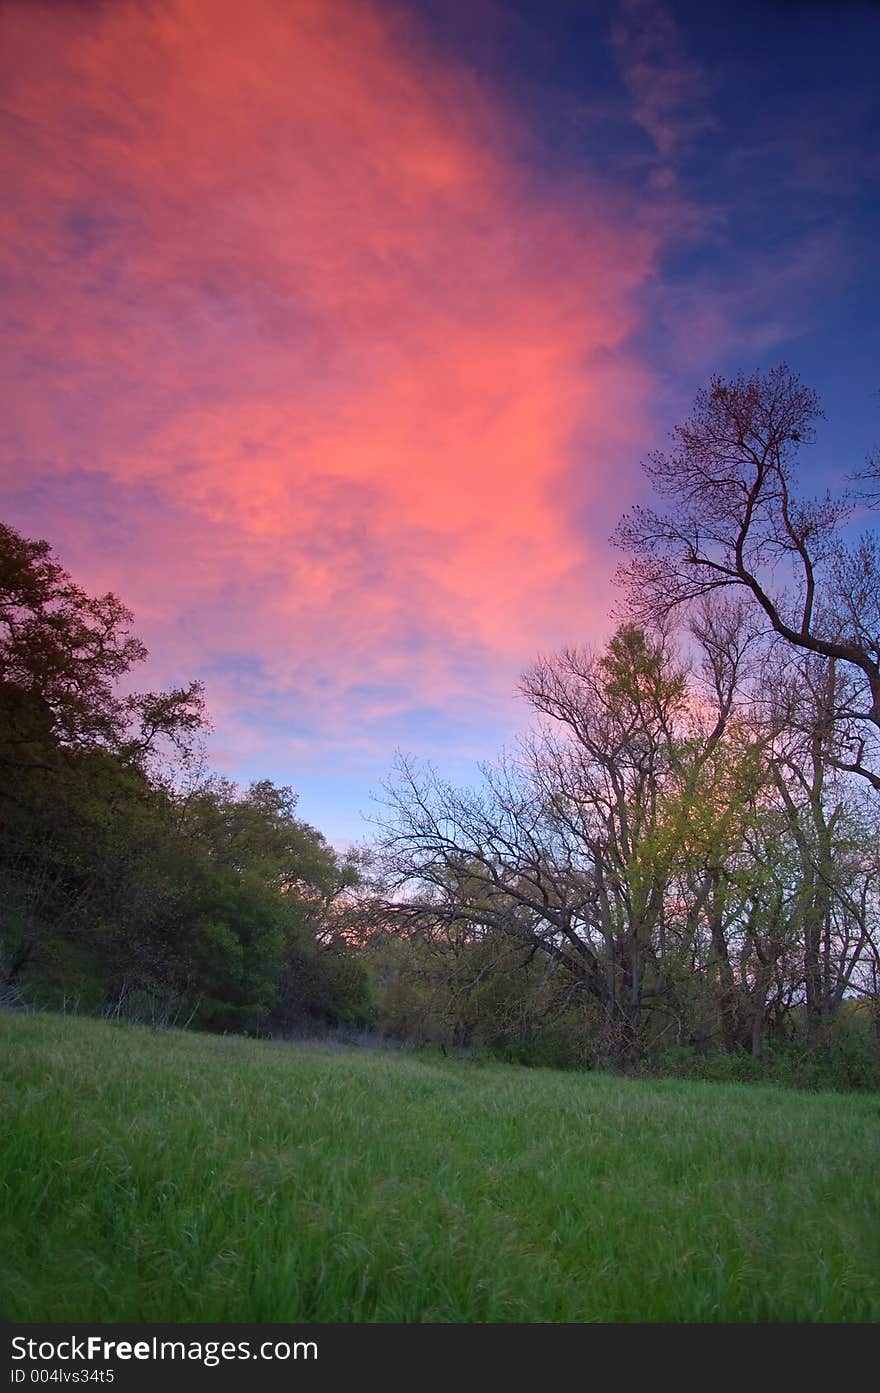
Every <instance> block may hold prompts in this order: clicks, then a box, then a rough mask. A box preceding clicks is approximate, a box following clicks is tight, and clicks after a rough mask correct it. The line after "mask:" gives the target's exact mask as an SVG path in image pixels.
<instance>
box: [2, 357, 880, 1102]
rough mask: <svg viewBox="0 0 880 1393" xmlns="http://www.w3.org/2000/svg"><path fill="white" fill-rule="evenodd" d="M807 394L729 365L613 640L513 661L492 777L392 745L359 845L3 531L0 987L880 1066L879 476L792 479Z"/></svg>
mask: <svg viewBox="0 0 880 1393" xmlns="http://www.w3.org/2000/svg"><path fill="white" fill-rule="evenodd" d="M818 415H819V410H818V402H817V400H816V398H815V395H814V394H813V393H812V392H810V391H809V390H808V389H806V388H805V387H803V386H802V384H801V383H800V382H799V380H798V379H797V377H795V376H794V375H793V374H792V373H790V372H789V370H788V369H787V368H785V367H781V368H778V369H775V370H774V371H773V372H771V373H769V374H767V375H765V376H763V377H762V376H754V377H752V378H748V379H745V378H738V379H735V380H734V381H732V382H723V381H722V380H720V379H715V380H713V382H712V383H711V384H710V387H709V388H708V389H706V390H705V391H704V392H701V393H700V394H699V395H698V398H697V401H696V405H695V409H694V412H693V414H692V416H691V417H690V418H689V419H688V420H687V421H686V422H684V423H683V424H682V425H680V426H679V427H677V428H676V431H675V432H674V446H673V449H672V451H671V452H670V453H668V454H664V453H658V454H657V455H655V456H654V457H653V458H652V459H651V460H650V461H649V464H648V466H647V467H648V472H649V474H650V476H651V477H652V479H653V482H654V484H655V485H656V487H657V489H658V491H659V493H660V495H661V496H665V497H666V499H667V500H668V501H669V508H668V511H666V512H662V511H655V510H652V509H648V508H642V509H637V510H635V511H634V512H633V513H632V514H630V515H629V516H628V517H627V518H625V519H624V521H623V523H622V524H621V527H620V529H619V531H618V535H617V540H618V542H619V544H620V545H621V546H622V548H623V549H624V550H625V553H626V557H627V560H626V562H625V565H624V567H623V568H622V572H621V581H622V584H623V586H624V594H625V595H626V602H625V613H624V615H623V616H622V617H621V622H620V624H619V626H618V628H617V630H616V632H615V633H614V635H613V636H612V638H611V639H610V641H609V642H608V644H607V645H606V646H605V647H604V648H603V649H602V650H601V651H598V652H593V651H589V650H587V649H576V648H572V649H568V650H566V651H564V652H562V653H559V654H556V655H551V656H549V657H545V658H542V659H540V660H539V661H537V662H536V663H535V664H534V665H533V666H532V667H531V668H530V669H529V670H528V671H527V672H526V673H525V674H524V676H523V679H522V684H521V690H522V693H523V695H524V696H525V698H526V699H527V701H528V703H529V704H530V706H531V708H532V711H533V714H534V720H533V722H532V724H531V726H530V728H529V730H528V731H527V733H526V734H525V735H524V736H523V737H522V738H521V740H520V741H519V742H518V744H517V746H516V748H515V750H514V751H513V752H511V753H508V754H507V755H505V756H504V757H503V758H501V759H500V760H498V761H497V762H496V763H495V764H493V765H491V766H486V767H485V768H484V770H483V778H482V782H481V784H480V785H479V787H476V788H471V789H464V790H462V789H456V788H453V787H451V786H450V785H448V784H447V783H446V782H444V781H443V780H442V779H441V778H439V777H438V776H437V775H436V774H435V773H434V772H433V771H432V770H431V768H430V767H429V766H427V765H423V764H420V763H418V762H417V761H414V760H402V761H400V763H399V765H398V767H397V769H396V771H395V774H394V775H393V777H392V778H391V779H390V780H389V782H388V784H387V786H386V789H385V795H384V806H383V810H382V814H381V817H380V825H379V828H378V835H377V837H376V839H375V841H374V843H373V845H372V846H371V847H370V848H369V849H364V850H363V851H361V852H360V853H359V854H358V855H357V856H351V857H349V858H347V859H343V858H340V857H339V856H338V855H337V854H336V853H335V852H334V851H333V850H332V848H331V847H330V846H328V844H327V843H326V841H325V840H324V838H323V837H322V836H321V834H320V833H319V832H317V831H316V830H315V829H314V828H312V827H310V826H309V825H308V824H306V823H304V822H303V821H301V820H300V819H298V818H297V816H296V799H295V795H294V794H293V793H292V791H291V790H290V789H287V788H278V787H276V786H275V785H273V784H272V783H271V782H269V781H263V782H260V783H256V784H253V785H251V787H250V788H248V789H247V790H240V789H237V788H236V787H235V786H233V785H232V784H230V783H229V782H227V781H225V780H223V779H220V778H218V777H216V776H211V775H205V774H204V772H203V771H202V768H201V763H200V748H201V740H200V737H201V732H202V731H203V730H204V728H205V714H204V707H203V698H202V692H201V689H200V688H199V686H198V685H197V684H192V685H190V686H188V687H184V688H181V689H178V690H173V691H169V692H160V693H146V694H142V695H137V696H122V695H120V692H119V686H120V681H121V679H123V678H126V677H127V674H128V673H129V672H130V670H131V669H132V667H133V666H135V665H136V664H137V663H138V662H139V661H141V660H142V658H143V657H144V656H145V654H144V650H143V648H142V646H141V645H140V644H139V643H138V641H137V640H136V639H135V638H133V637H132V635H131V622H132V620H131V615H130V613H129V612H128V611H127V610H126V608H125V607H124V605H122V603H121V602H120V601H119V600H118V599H116V598H115V597H113V596H104V597H102V598H100V599H94V598H91V597H89V596H87V595H86V594H85V593H84V592H83V591H82V590H81V589H80V588H79V587H78V586H77V585H76V584H75V583H74V582H73V581H72V580H71V578H70V577H69V576H68V575H67V574H66V573H65V572H64V571H63V570H62V568H61V567H60V566H59V565H58V564H57V562H56V561H55V560H54V559H53V558H52V555H51V552H50V550H49V547H48V544H47V543H45V542H31V541H27V540H25V539H24V538H22V537H20V536H19V535H18V534H17V533H16V532H15V531H14V530H13V529H11V528H8V527H4V528H0V624H2V628H0V659H2V680H0V819H2V827H0V830H2V850H0V857H2V864H0V871H2V889H0V914H2V919H0V990H2V992H3V995H4V1000H5V1001H6V1002H7V1003H8V1004H15V1003H17V1002H29V1001H36V1002H38V1004H41V1005H49V1006H56V1007H57V1006H64V1007H67V1006H68V1005H69V1006H70V1007H71V1008H72V1007H73V1006H74V1005H75V1004H76V1005H78V1007H79V1009H83V1010H93V1011H104V1012H111V1013H114V1014H123V1015H126V1016H129V1017H134V1018H138V1019H145V1020H152V1021H154V1022H156V1023H166V1022H172V1021H173V1022H177V1023H178V1024H192V1025H194V1026H201V1027H204V1028H209V1029H220V1030H246V1031H250V1032H259V1033H271V1034H281V1035H286V1034H288V1035H289V1034H295V1033H302V1032H303V1031H304V1030H305V1031H308V1030H311V1029H313V1028H315V1027H316V1026H318V1025H319V1024H320V1025H323V1026H356V1027H365V1026H366V1027H370V1028H371V1029H373V1030H374V1031H376V1032H378V1033H379V1034H380V1035H382V1036H385V1037H391V1038H395V1039H398V1040H401V1041H408V1042H415V1043H419V1044H431V1045H433V1046H435V1047H440V1048H443V1049H444V1050H467V1051H470V1052H474V1051H479V1052H487V1053H491V1054H493V1055H495V1056H498V1057H501V1058H506V1059H511V1060H519V1061H521V1062H523V1063H529V1064H547V1065H553V1066H561V1067H576V1068H608V1067H611V1068H620V1067H624V1068H627V1069H636V1070H641V1069H652V1070H660V1071H672V1072H681V1073H702V1074H706V1075H709V1076H715V1077H743V1078H747V1077H775V1078H781V1079H787V1080H789V1081H792V1082H799V1083H813V1084H821V1083H834V1084H844V1085H849V1086H869V1087H870V1086H877V1085H878V1083H880V549H878V544H877V536H876V533H875V532H872V531H870V530H869V531H864V532H861V533H859V530H858V528H859V524H860V522H861V521H863V520H864V518H866V517H868V516H869V510H870V509H871V508H873V507H875V506H876V505H877V503H878V501H880V496H878V465H877V461H876V460H873V461H869V462H868V465H867V467H866V468H865V469H864V470H862V471H861V474H859V475H854V476H853V478H852V480H851V487H850V489H849V490H848V491H846V492H843V493H841V494H840V495H838V496H836V497H832V496H830V495H825V496H824V497H821V498H815V499H813V498H809V497H805V496H804V495H803V493H802V492H801V491H799V490H798V488H797V486H796V464H797V456H798V452H799V450H800V449H801V448H802V447H803V446H804V445H805V444H807V443H808V442H809V441H810V439H811V437H812V431H813V424H814V421H815V419H816V418H817V416H818Z"/></svg>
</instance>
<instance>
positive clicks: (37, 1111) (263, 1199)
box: [0, 1012, 880, 1321]
mask: <svg viewBox="0 0 880 1393" xmlns="http://www.w3.org/2000/svg"><path fill="white" fill-rule="evenodd" d="M0 1089H2V1092H0V1107H2V1114H3V1128H2V1134H0V1175H2V1190H0V1253H2V1278H0V1282H2V1285H0V1314H2V1315H5V1316H6V1317H7V1318H8V1319H13V1320H58V1321H62V1320H79V1321H84V1320H144V1321H153V1320H191V1321H193V1320H226V1321H231V1320H239V1321H272V1320H275V1321H373V1320H384V1321H403V1320H408V1321H412V1320H433V1321H514V1320H544V1321H563V1320H568V1321H585V1320H603V1321H624V1320H652V1321H654V1320H663V1321H678V1320H700V1321H704V1320H747V1321H751V1320H878V1319H880V1201H878V1189H877V1176H878V1173H880V1100H878V1098H876V1097H873V1096H869V1097H863V1096H849V1097H846V1096H838V1095H831V1094H824V1095H822V1094H819V1095H807V1094H798V1093H788V1092H784V1091H782V1090H777V1089H773V1088H760V1087H756V1086H736V1085H719V1084H699V1083H693V1082H678V1081H660V1082H631V1081H627V1080H621V1079H615V1078H611V1077H602V1076H596V1075H571V1074H558V1073H553V1072H550V1071H543V1070H541V1071H537V1070H536V1071H527V1070H519V1069H514V1068H506V1067H501V1066H490V1067H484V1068H481V1067H478V1066H474V1065H469V1064H461V1063H449V1064H446V1063H444V1064H433V1063H426V1062H425V1061H423V1060H419V1059H414V1058H411V1057H401V1056H399V1055H393V1054H384V1053H364V1054H357V1053H342V1054H333V1053H329V1052H324V1051H319V1050H303V1049H297V1048H295V1047H292V1046H281V1045H273V1044H270V1043H263V1042H256V1041H246V1040H238V1039H232V1038H228V1037H210V1036H199V1035H194V1034H184V1033H182V1032H168V1033H164V1034H155V1033H152V1032H150V1031H148V1030H146V1029H139V1028H132V1027H126V1026H120V1025H109V1024H105V1023H103V1022H99V1021H92V1020H85V1019H75V1020H72V1019H66V1020H65V1019H62V1018H58V1017H52V1016H25V1015H18V1014H13V1013H8V1012H5V1013H4V1012H0Z"/></svg>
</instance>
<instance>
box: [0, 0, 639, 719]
mask: <svg viewBox="0 0 880 1393" xmlns="http://www.w3.org/2000/svg"><path fill="white" fill-rule="evenodd" d="M0 24H2V27H3V34H2V42H0V53H2V57H0V82H2V87H3V91H4V92H5V94H6V96H5V102H4V104H5V108H6V114H5V118H4V121H3V126H2V146H0V152H2V153H0V173H2V178H3V184H4V188H5V189H6V190H7V191H8V193H9V196H8V197H7V199H6V200H5V202H4V208H3V211H2V212H0V242H2V247H3V251H2V261H0V275H2V276H3V279H4V282H5V284H6V287H7V305H8V310H9V314H10V319H11V325H12V335H11V342H12V344H13V348H14V358H13V360H12V364H11V369H10V371H9V373H8V376H7V379H6V383H5V386H6V389H7V392H8V405H7V408H6V416H5V424H4V426H3V427H2V428H0V430H2V444H3V456H4V461H5V468H6V469H7V471H8V477H9V479H10V481H11V482H13V483H17V485H18V486H19V487H20V486H21V475H22V470H23V469H26V470H27V471H28V472H29V474H30V477H31V482H32V486H33V490H34V491H33V492H32V493H31V494H25V495H22V497H23V501H22V502H21V505H20V507H21V508H23V509H27V507H28V506H30V504H33V506H34V508H36V507H37V506H39V507H40V509H41V520H40V521H39V523H38V522H37V521H36V519H35V521H34V523H32V524H31V526H30V528H29V530H30V532H31V533H35V532H40V533H42V534H43V535H46V536H48V537H49V538H50V540H52V541H55V542H58V543H59V544H61V546H62V550H63V555H64V559H65V561H67V563H68V564H70V565H71V567H72V568H73V569H74V570H75V571H76V573H77V574H78V576H80V577H81V578H82V579H83V580H84V581H86V582H89V583H93V584H96V585H97V584H100V585H105V586H111V587H112V588H114V589H116V590H118V591H119V592H120V593H121V594H122V595H123V596H124V597H125V598H126V599H127V600H128V601H129V603H131V604H132V605H133V606H134V607H135V608H136V610H137V612H138V616H139V619H140V621H141V628H142V630H143V631H144V632H145V634H146V636H147V638H148V639H149V640H150V642H151V645H152V646H153V647H154V649H155V650H156V653H157V656H159V657H161V655H162V654H165V655H168V654H172V655H173V658H174V661H175V662H176V663H177V666H178V669H180V668H181V667H182V669H183V671H184V672H189V671H191V670H194V669H198V668H201V669H202V670H207V671H210V672H211V673H213V674H214V677H215V679H216V682H217V686H218V690H219V689H220V688H221V687H222V692H220V695H219V696H218V704H219V705H220V707H221V708H222V710H223V712H224V713H228V718H229V722H230V724H231V723H232V721H233V719H234V711H235V703H236V693H239V695H240V694H241V692H242V691H243V690H244V688H245V687H246V688H247V699H248V701H249V702H250V703H251V709H252V710H257V711H259V710H260V709H261V706H260V704H261V703H264V705H265V709H266V711H270V710H271V711H274V712H276V714H277V711H278V710H279V705H278V703H279V702H287V703H288V704H290V703H294V704H295V707H296V710H297V711H298V712H299V713H300V715H301V716H302V719H303V721H304V722H305V723H306V725H309V723H310V729H311V730H312V731H313V732H316V733H317V734H320V732H321V731H322V730H324V731H327V730H329V729H330V728H335V729H337V730H338V728H339V724H340V723H341V722H342V723H347V724H348V725H349V726H350V727H351V728H352V730H353V732H354V731H357V730H358V729H360V731H361V734H362V733H363V730H364V729H366V728H367V727H368V726H369V725H370V723H371V722H372V723H376V722H379V723H382V722H386V723H387V722H389V721H391V722H393V720H394V719H395V716H396V715H398V714H400V713H405V712H406V711H408V710H413V709H416V708H424V707H433V708H441V709H442V708H444V707H445V708H448V709H450V710H453V709H459V708H460V709H461V710H465V709H471V708H473V709H478V708H479V709H483V710H486V709H489V708H490V707H491V705H492V703H493V702H496V701H501V700H502V698H504V699H506V696H507V694H508V691H509V688H510V685H511V678H512V675H513V674H515V672H516V670H517V668H518V667H519V666H520V665H521V664H523V663H524V662H526V661H527V660H528V659H529V658H530V657H531V656H532V655H533V653H534V652H535V650H536V649H538V648H543V649H547V648H550V647H552V646H553V645H554V644H555V643H558V642H561V641H563V640H566V639H571V638H583V637H585V636H589V631H590V627H591V625H592V624H593V623H595V622H597V621H599V620H600V619H602V618H604V614H605V610H606V609H607V606H608V598H607V592H606V591H604V589H603V590H599V588H598V586H599V582H600V581H601V583H602V585H603V586H604V582H605V579H606V577H607V574H608V566H607V561H606V555H605V548H604V531H605V530H606V529H605V527H604V525H603V530H602V535H601V536H600V537H599V538H598V539H596V538H594V537H591V536H590V535H589V532H588V531H585V529H584V525H583V519H584V517H585V516H586V515H588V512H589V506H590V502H591V499H595V500H596V501H597V506H600V507H601V509H602V510H604V511H603V524H604V520H605V517H606V515H607V512H608V501H609V499H614V498H615V497H616V494H617V491H618V488H619V484H618V482H617V479H616V477H615V471H617V470H619V468H620V464H621V461H622V459H623V458H624V457H625V455H626V452H627V450H628V449H629V448H630V447H631V446H632V442H633V440H634V438H635V436H636V432H637V427H638V420H639V400H640V392H641V389H642V387H643V385H644V384H643V381H642V378H641V376H640V373H639V372H638V370H637V369H636V368H635V367H634V365H633V362H632V360H631V359H630V357H629V356H628V354H627V351H626V343H627V339H628V337H629V335H630V334H631V332H632V331H633V329H634V327H635V326H636V324H637V307H636V292H637V290H638V288H639V286H640V285H642V284H643V283H644V282H645V280H646V278H647V277H648V276H649V274H650V273H651V271H652V267H653V262H654V258H655V253H656V248H655V245H654V242H653V240H652V238H651V237H650V235H649V234H648V233H647V232H646V231H645V229H644V228H643V227H639V226H638V224H637V223H636V222H635V221H634V220H632V219H631V218H630V217H629V216H628V214H627V211H626V210H625V209H624V208H623V207H622V206H616V204H615V201H614V200H613V199H612V198H611V197H610V195H609V194H608V191H607V190H603V189H602V188H601V187H600V186H599V185H598V184H593V183H590V181H589V180H588V179H587V177H586V176H585V175H584V174H583V173H581V175H580V176H579V178H578V182H577V184H576V185H571V186H566V185H565V184H563V183H561V182H560V181H559V180H558V179H557V180H555V181H553V180H551V179H549V178H543V177H539V176H538V175H536V174H535V173H534V171H530V170H529V168H528V165H527V163H526V162H525V161H524V159H523V158H522V154H521V136H522V132H521V131H520V130H519V128H518V124H517V120H516V119H515V118H514V116H513V115H512V113H511V112H510V110H509V109H507V108H506V107H505V106H504V105H503V104H502V103H501V102H500V101H499V99H498V98H497V97H496V96H495V95H494V94H493V93H492V92H491V91H489V90H486V89H485V88H484V87H483V86H481V84H480V83H479V82H478V81H477V80H476V79H475V78H474V77H473V76H472V75H470V74H468V73H467V72H466V71H463V70H458V69H456V68H455V67H454V66H452V65H451V62H450V61H449V60H448V59H444V60H442V61H441V60H440V59H438V58H437V57H435V56H434V55H432V53H431V51H430V48H429V46H428V45H427V43H426V41H425V37H424V35H423V33H422V32H421V31H420V30H419V28H418V27H417V26H416V25H415V23H414V22H413V21H411V20H409V19H407V18H406V17H405V16H404V14H403V13H402V12H401V11H400V10H399V9H397V8H396V7H391V6H390V5H385V4H381V3H375V4H373V3H360V0H250V3H249V4H248V5H247V6H243V5H241V4H240V3H239V0H161V3H160V0H155V3H134V2H132V3H114V4H112V5H100V4H99V5H96V6H95V7H94V8H84V7H82V6H60V7H54V6H35V5H31V4H24V3H21V4H16V3H12V4H7V6H6V7H4V10H3V17H2V19H0ZM630 477H632V476H630ZM29 499H30V504H29V502H28V500H29ZM591 586H592V587H593V589H592V591H591ZM187 658H189V662H188V663H187V661H186V660H187ZM178 660H179V661H178ZM167 661H170V660H169V659H168V658H167V657H166V662H167ZM224 663H225V664H227V668H224ZM236 663H238V664H239V667H238V668H236V667H235V664H236ZM249 663H251V664H252V668H249V667H248V664H249ZM224 672H226V676H225V677H224V676H223V674H224ZM242 673H244V675H242ZM236 674H237V675H236ZM236 684H243V685H236ZM241 699H242V700H243V699H244V698H243V697H242V698H241ZM224 718H225V717H224ZM383 728H384V727H383ZM358 738H360V737H358Z"/></svg>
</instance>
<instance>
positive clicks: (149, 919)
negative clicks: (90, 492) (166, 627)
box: [0, 526, 372, 1032]
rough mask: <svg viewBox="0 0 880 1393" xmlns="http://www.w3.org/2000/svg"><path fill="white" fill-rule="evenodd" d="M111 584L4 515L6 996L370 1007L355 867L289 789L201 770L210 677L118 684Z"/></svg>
mask: <svg viewBox="0 0 880 1393" xmlns="http://www.w3.org/2000/svg"><path fill="white" fill-rule="evenodd" d="M131 623H132V616H131V614H130V612H129V611H128V610H127V609H126V608H125V606H124V605H123V604H122V603H121V602H120V601H119V600H118V599H117V598H116V597H115V596H112V595H106V596H103V597H100V598H94V597H90V596H88V595H87V594H86V593H85V592H84V591H83V590H82V589H81V588H80V587H79V586H78V585H77V584H76V583H75V582H74V581H73V580H72V579H71V577H70V576H69V575H68V574H67V573H66V572H65V571H64V570H63V569H62V567H61V566H60V565H59V564H58V563H57V562H56V561H55V560H54V559H53V557H52V555H51V552H50V549H49V546H48V544H47V543H46V542H43V541H28V540H26V539H25V538H23V537H21V536H20V535H19V534H18V533H17V532H16V531H14V530H13V529H12V528H10V527H7V526H0V625H2V629H0V659H2V672H0V834H2V840H0V876H2V881H0V916H2V917H0V999H2V1000H3V1002H4V1003H5V1004H7V1005H16V1004H25V1003H27V1004H31V1003H36V1004H39V1005H42V1006H47V1007H55V1008H61V1009H66V1010H67V1009H69V1010H83V1011H93V1012H104V1013H106V1014H114V1015H124V1016H125V1017H127V1018H129V1019H135V1020H144V1021H149V1022H152V1023H156V1024H159V1023H163V1024H168V1023H178V1024H193V1025H199V1026H203V1027H206V1028H210V1029H215V1030H238V1031H258V1030H260V1031H280V1032H285V1031H291V1030H297V1029H302V1028H303V1027H307V1026H310V1025H311V1026H314V1024H315V1023H316V1022H328V1023H335V1024H338V1023H342V1022H345V1023H364V1022H367V1021H369V1020H370V1018H371V1013H372V1007H371V1002H370V994H369V986H368V981H367V974H366V970H365V968H364V966H363V965H362V964H361V963H360V962H359V961H357V960H356V959H355V958H354V957H353V956H352V954H351V952H350V951H349V949H348V946H347V938H346V928H345V922H344V921H345V913H344V908H343V906H344V901H345V897H346V894H347V893H348V892H349V890H350V887H351V886H352V885H353V884H354V883H355V882H356V880H357V870H356V867H355V865H354V862H353V861H345V860H342V859H340V858H339V857H338V856H337V855H336V854H335V852H334V851H333V849H332V848H331V847H330V846H328V844H327V843H326V841H325V840H324V838H323V837H322V836H321V834H320V833H319V832H317V831H316V830H315V829H314V828H313V827H310V826H309V825H308V824H307V823H306V822H303V821H302V820H300V819H299V818H297V816H296V811H295V809H296V798H295V795H294V794H293V793H292V791H291V790H290V789H289V788H278V787H276V786H275V785H274V784H272V783H271V782H269V781H268V780H264V781H261V782H259V783H254V784H252V785H251V786H250V787H249V788H248V789H246V790H240V789H238V788H236V787H235V786H234V785H233V784H231V783H230V782H228V781H227V780H225V779H222V778H219V777H217V776H216V775H213V776H212V775H207V776H206V775H205V774H204V773H203V771H202V768H201V762H200V754H201V741H200V735H201V733H202V732H203V730H204V728H205V724H206V719H205V711H204V703H203V696H202V691H201V688H200V687H199V685H198V684H196V683H193V684H190V685H189V686H187V687H185V688H181V689H178V690H173V691H167V692H158V693H157V692H151V693H146V694H140V695H128V696H124V695H121V694H120V690H119V685H120V681H121V679H123V678H125V677H126V675H127V674H128V673H129V671H130V669H131V668H132V667H133V666H134V665H135V664H137V663H138V662H140V661H142V660H143V658H144V657H145V656H146V653H145V650H144V648H143V645H142V644H141V643H140V642H139V641H138V640H137V639H135V638H134V637H133V636H132V634H131Z"/></svg>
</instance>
